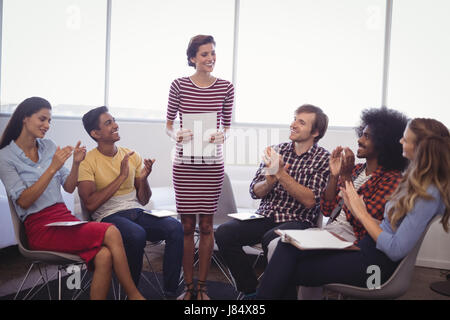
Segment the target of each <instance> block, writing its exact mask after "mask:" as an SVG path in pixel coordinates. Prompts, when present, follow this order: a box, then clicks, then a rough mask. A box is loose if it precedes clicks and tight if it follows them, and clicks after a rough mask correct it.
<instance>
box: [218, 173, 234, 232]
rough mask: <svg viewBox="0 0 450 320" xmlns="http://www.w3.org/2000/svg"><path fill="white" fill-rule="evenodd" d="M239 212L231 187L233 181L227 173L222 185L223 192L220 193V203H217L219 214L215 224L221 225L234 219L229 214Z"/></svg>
mask: <svg viewBox="0 0 450 320" xmlns="http://www.w3.org/2000/svg"><path fill="white" fill-rule="evenodd" d="M235 212H237V207H236V201H235V199H234V194H233V189H232V187H231V181H230V178H229V177H228V175H227V174H226V173H225V175H224V179H223V185H222V191H221V192H220V196H219V201H218V203H217V212H216V214H215V216H214V224H221V223H223V222H226V221H228V220H230V219H232V218H230V217H228V216H227V214H229V213H235Z"/></svg>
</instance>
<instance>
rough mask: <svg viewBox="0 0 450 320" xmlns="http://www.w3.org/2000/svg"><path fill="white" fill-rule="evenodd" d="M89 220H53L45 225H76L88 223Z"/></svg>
mask: <svg viewBox="0 0 450 320" xmlns="http://www.w3.org/2000/svg"><path fill="white" fill-rule="evenodd" d="M88 222H89V221H58V222H52V223H48V224H46V225H45V226H46V227H71V226H76V225H79V224H83V223H88Z"/></svg>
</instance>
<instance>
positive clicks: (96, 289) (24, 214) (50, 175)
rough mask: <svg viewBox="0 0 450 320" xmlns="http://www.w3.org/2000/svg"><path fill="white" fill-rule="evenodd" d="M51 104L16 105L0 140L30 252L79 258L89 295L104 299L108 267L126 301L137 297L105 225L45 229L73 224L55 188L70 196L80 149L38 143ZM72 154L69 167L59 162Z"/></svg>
mask: <svg viewBox="0 0 450 320" xmlns="http://www.w3.org/2000/svg"><path fill="white" fill-rule="evenodd" d="M50 121H51V105H50V103H49V102H48V101H47V100H45V99H43V98H40V97H31V98H28V99H25V100H24V101H23V102H21V103H20V104H19V105H18V106H17V108H16V110H15V111H14V113H13V114H12V116H11V119H10V120H9V122H8V124H7V126H6V129H5V131H4V132H3V135H2V138H1V140H0V149H1V150H0V179H1V180H2V182H3V184H4V185H5V189H6V192H7V194H8V198H9V199H10V200H11V202H12V203H13V205H14V208H15V210H16V212H17V214H18V216H19V218H20V220H21V221H22V222H23V225H24V228H25V234H26V236H27V240H28V247H29V249H31V250H45V251H57V252H62V253H70V254H74V255H78V256H80V257H81V258H82V259H83V260H84V261H85V262H86V264H87V265H88V267H89V268H90V269H92V268H93V270H94V275H93V278H92V283H91V289H90V297H91V299H106V297H107V293H108V291H109V287H110V284H111V275H112V269H113V268H114V271H115V273H116V275H117V277H118V279H119V282H120V283H121V284H122V286H123V287H124V289H125V292H126V293H127V295H128V297H129V298H130V299H143V297H142V295H141V294H140V293H139V291H138V289H137V288H136V286H135V284H134V282H133V279H132V278H131V274H130V270H129V268H128V263H127V260H126V254H125V249H124V246H123V243H122V237H121V235H120V232H119V231H118V230H117V228H116V227H114V226H113V225H112V224H110V223H98V222H89V223H84V224H78V225H73V226H64V227H61V226H47V224H50V223H53V222H64V221H79V220H78V219H77V218H76V217H75V216H73V215H72V214H71V212H70V211H69V210H68V209H67V207H66V206H65V204H64V201H63V198H62V195H61V185H62V186H63V188H64V190H65V191H67V192H69V193H72V192H73V191H74V190H75V187H76V184H77V178H78V167H79V165H80V162H81V161H82V160H83V159H84V157H85V155H86V148H85V147H81V146H80V144H81V142H78V143H77V145H76V146H75V147H72V146H66V147H64V148H60V147H57V146H56V145H55V143H54V142H53V141H51V140H49V139H44V136H45V134H46V132H47V131H48V130H49V128H50ZM71 155H73V161H72V169H71V171H70V172H69V170H68V169H67V168H66V167H64V163H65V162H66V161H67V160H68V159H69V158H70V157H71Z"/></svg>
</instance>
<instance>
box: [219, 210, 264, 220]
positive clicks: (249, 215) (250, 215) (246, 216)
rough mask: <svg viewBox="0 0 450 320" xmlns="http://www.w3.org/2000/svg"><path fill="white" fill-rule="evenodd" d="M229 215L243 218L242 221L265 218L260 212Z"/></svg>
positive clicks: (239, 218)
mask: <svg viewBox="0 0 450 320" xmlns="http://www.w3.org/2000/svg"><path fill="white" fill-rule="evenodd" d="M228 216H229V217H231V218H234V219H238V220H241V221H244V220H253V219H261V218H264V216H262V215H260V214H256V213H254V212H237V213H229V214H228Z"/></svg>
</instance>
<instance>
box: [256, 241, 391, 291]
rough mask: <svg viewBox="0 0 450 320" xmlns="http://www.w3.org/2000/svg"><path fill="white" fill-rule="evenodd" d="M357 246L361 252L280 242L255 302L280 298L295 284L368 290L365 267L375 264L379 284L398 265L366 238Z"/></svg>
mask: <svg viewBox="0 0 450 320" xmlns="http://www.w3.org/2000/svg"><path fill="white" fill-rule="evenodd" d="M358 246H359V247H360V248H361V250H360V251H349V250H300V249H298V248H296V247H294V246H293V245H291V244H289V243H283V242H281V241H280V242H279V243H278V245H277V247H276V249H275V251H274V254H273V256H272V258H271V259H270V262H269V264H268V266H267V268H266V270H265V272H264V275H263V278H262V280H261V284H260V286H259V288H258V291H257V297H256V298H257V299H271V300H274V299H283V298H284V297H286V296H287V293H288V292H290V291H291V289H292V288H293V287H295V286H297V285H301V286H306V287H318V286H322V285H325V284H328V283H343V284H348V285H353V286H357V287H367V280H368V278H369V276H370V274H368V273H367V267H368V266H370V265H377V266H379V267H380V270H381V284H382V283H384V282H385V281H387V279H389V277H390V276H391V275H392V273H393V272H394V270H395V268H396V267H397V265H398V263H399V262H393V261H391V260H390V259H389V258H388V257H387V256H386V255H385V254H384V253H383V252H381V251H379V250H377V249H376V246H375V242H374V241H373V240H372V238H370V237H369V236H366V237H365V238H363V239H362V240H361V241H360V242H359V244H358Z"/></svg>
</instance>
